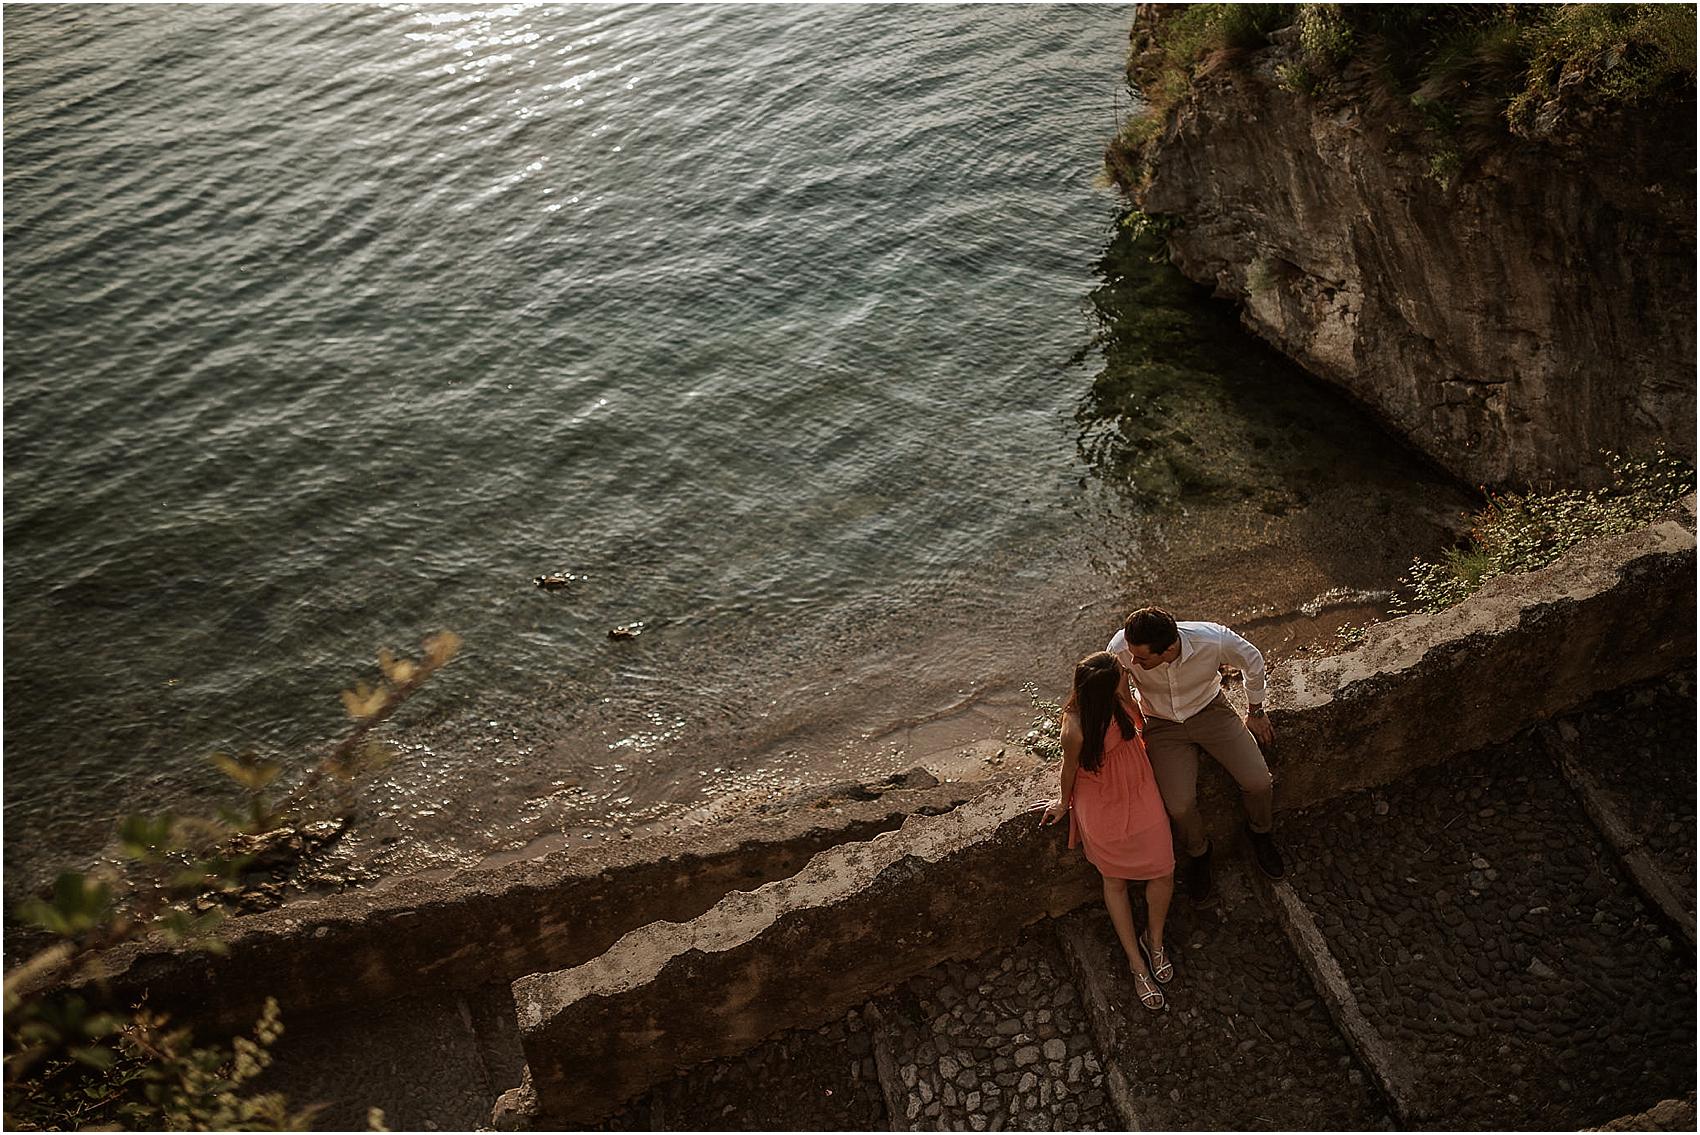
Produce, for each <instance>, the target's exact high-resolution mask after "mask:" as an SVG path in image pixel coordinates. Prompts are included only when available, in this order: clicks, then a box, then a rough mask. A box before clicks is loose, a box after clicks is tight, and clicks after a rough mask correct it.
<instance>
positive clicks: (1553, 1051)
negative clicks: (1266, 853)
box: [1282, 734, 1695, 1128]
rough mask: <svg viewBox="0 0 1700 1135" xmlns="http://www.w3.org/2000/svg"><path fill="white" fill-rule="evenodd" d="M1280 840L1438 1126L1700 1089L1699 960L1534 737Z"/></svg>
mask: <svg viewBox="0 0 1700 1135" xmlns="http://www.w3.org/2000/svg"><path fill="white" fill-rule="evenodd" d="M1282 831H1283V834H1284V838H1285V839H1286V841H1287V845H1288V847H1289V849H1290V851H1291V858H1292V861H1293V865H1294V866H1293V870H1292V871H1291V872H1290V873H1289V879H1290V885H1291V888H1292V892H1293V894H1294V896H1296V901H1297V902H1298V903H1299V904H1301V906H1302V908H1303V910H1304V911H1305V912H1306V914H1307V915H1308V916H1309V917H1310V918H1312V919H1313V920H1314V922H1315V925H1316V926H1317V927H1318V929H1319V930H1320V932H1321V936H1322V938H1323V940H1324V941H1325V943H1326V947H1327V950H1328V951H1329V952H1330V954H1331V956H1332V958H1333V959H1334V960H1335V961H1336V962H1337V964H1338V966H1339V968H1340V970H1341V972H1342V974H1343V976H1344V978H1345V983H1346V985H1347V987H1348V990H1349V993H1350V995H1351V997H1352V998H1353V999H1354V1000H1355V1004H1356V1006H1357V1008H1358V1009H1359V1010H1360V1011H1361V1012H1362V1014H1363V1016H1364V1018H1365V1019H1366V1020H1367V1022H1368V1023H1369V1025H1370V1026H1371V1027H1372V1028H1373V1029H1374V1030H1375V1033H1376V1035H1377V1036H1379V1038H1381V1040H1382V1041H1384V1042H1385V1044H1386V1046H1387V1047H1388V1048H1389V1049H1390V1050H1392V1051H1393V1052H1394V1053H1396V1054H1397V1055H1398V1057H1399V1058H1400V1059H1402V1060H1403V1061H1405V1062H1406V1063H1407V1064H1408V1066H1409V1069H1410V1075H1411V1085H1412V1087H1411V1090H1412V1091H1413V1093H1414V1095H1415V1097H1416V1098H1415V1099H1413V1100H1410V1101H1408V1103H1409V1105H1410V1107H1411V1110H1412V1111H1413V1112H1414V1113H1416V1114H1418V1115H1420V1116H1424V1117H1426V1121H1427V1122H1429V1123H1432V1124H1435V1125H1438V1126H1443V1127H1449V1128H1490V1127H1505V1128H1531V1127H1532V1128H1575V1127H1579V1126H1588V1125H1592V1124H1598V1123H1603V1122H1608V1121H1610V1120H1612V1119H1613V1118H1615V1117H1617V1116H1621V1115H1625V1114H1628V1113H1632V1112H1635V1111H1638V1110H1641V1109H1643V1108H1646V1107H1649V1106H1651V1105H1652V1104H1654V1103H1656V1102H1657V1101H1659V1100H1661V1099H1665V1098H1672V1097H1680V1096H1682V1095H1684V1094H1685V1093H1687V1092H1688V1091H1690V1090H1692V1088H1693V1083H1694V1060H1695V1031H1694V1030H1695V1012H1694V995H1695V983H1694V968H1693V955H1692V952H1691V951H1689V950H1688V948H1687V946H1686V943H1683V942H1682V941H1681V939H1680V936H1675V937H1674V940H1673V932H1672V931H1671V930H1670V929H1669V927H1668V926H1667V925H1666V923H1665V921H1664V919H1663V918H1662V916H1660V915H1659V914H1658V912H1656V911H1655V910H1654V909H1652V908H1651V907H1650V906H1649V905H1648V904H1647V903H1645V902H1643V900H1642V899H1641V897H1640V895H1639V894H1638V893H1637V892H1636V890H1635V888H1634V886H1633V885H1632V883H1631V881H1630V880H1629V879H1628V878H1627V876H1626V875H1625V873H1624V872H1623V870H1622V869H1621V867H1620V865H1619V863H1618V860H1617V857H1616V856H1615V855H1614V854H1613V851H1612V849H1611V848H1610V847H1609V846H1608V845H1607V843H1606V842H1605V840H1604V839H1603V838H1602V836H1601V835H1600V834H1599V832H1598V831H1597V830H1596V829H1595V828H1594V827H1593V825H1592V824H1591V823H1590V820H1589V817H1588V815H1587V814H1586V812H1585V811H1584V810H1583V808H1582V807H1581V805H1580V804H1579V803H1578V801H1577V800H1576V799H1575V798H1574V796H1573V795H1572V793H1571V791H1570V789H1569V787H1568V786H1567V785H1566V783H1565V781H1564V779H1563V778H1562V776H1561V775H1560V774H1559V772H1558V770H1557V768H1556V767H1555V765H1554V764H1553V762H1552V761H1551V760H1550V759H1548V758H1547V756H1546V754H1545V752H1544V749H1543V747H1542V745H1541V744H1540V742H1539V741H1538V740H1537V739H1536V737H1535V736H1534V735H1533V734H1529V735H1526V736H1525V737H1523V738H1522V739H1520V740H1518V741H1515V742H1512V743H1509V744H1506V745H1502V746H1498V747H1496V748H1493V749H1490V750H1487V751H1484V752H1482V753H1479V754H1477V755H1475V756H1474V757H1471V758H1469V759H1466V760H1462V761H1458V762H1455V763H1453V764H1450V765H1448V766H1445V767H1437V768H1429V769H1424V770H1421V771H1419V772H1416V773H1414V774H1412V775H1410V776H1408V777H1406V778H1404V779H1403V780H1401V781H1399V782H1398V783H1396V784H1393V785H1390V786H1387V787H1386V788H1383V789H1379V790H1365V791H1360V792H1355V793H1352V794H1350V795H1347V796H1345V797H1342V798H1340V799H1339V800H1336V801H1333V802H1330V803H1328V804H1325V805H1321V806H1318V807H1315V808H1312V809H1308V810H1306V811H1303V812H1300V813H1296V814H1294V815H1292V816H1290V817H1287V818H1285V819H1284V820H1283V824H1282Z"/></svg>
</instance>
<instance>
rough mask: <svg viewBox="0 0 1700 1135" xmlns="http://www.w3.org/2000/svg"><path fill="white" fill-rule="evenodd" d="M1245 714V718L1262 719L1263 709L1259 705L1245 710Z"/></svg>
mask: <svg viewBox="0 0 1700 1135" xmlns="http://www.w3.org/2000/svg"><path fill="white" fill-rule="evenodd" d="M1245 712H1246V716H1247V717H1262V716H1263V707H1262V706H1260V705H1254V706H1252V707H1251V708H1250V709H1248V710H1246V711H1245Z"/></svg>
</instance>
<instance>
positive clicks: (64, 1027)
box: [5, 632, 460, 1130]
mask: <svg viewBox="0 0 1700 1135" xmlns="http://www.w3.org/2000/svg"><path fill="white" fill-rule="evenodd" d="M459 648H460V638H459V636H457V635H455V634H452V633H448V632H445V633H442V634H437V635H433V636H431V637H429V638H427V639H426V640H425V642H424V644H423V650H424V653H423V656H422V657H421V658H420V659H419V660H418V661H414V660H411V659H405V658H397V657H396V656H394V655H393V654H391V653H390V652H389V651H387V650H386V651H383V652H381V653H380V654H379V657H378V665H379V669H380V672H381V675H382V677H381V679H380V680H379V681H378V682H377V683H375V684H368V683H365V682H361V683H359V684H357V685H356V686H355V687H354V689H352V690H345V691H343V695H342V699H343V704H344V707H345V708H346V709H347V711H348V714H349V716H350V717H351V718H352V719H353V721H354V726H353V728H352V729H351V730H350V732H349V734H348V736H346V737H345V738H343V740H341V741H340V742H339V743H338V744H336V745H335V746H334V747H333V748H332V749H331V750H330V752H329V753H328V754H326V755H325V756H324V757H323V758H322V759H321V760H319V761H318V762H317V763H316V765H315V766H314V767H313V768H312V769H311V770H310V771H309V773H308V775H307V776H306V777H305V778H304V779H303V781H302V783H301V784H300V785H299V786H298V787H297V788H296V789H295V790H294V791H293V792H291V793H289V794H288V795H287V796H285V797H284V798H283V799H282V800H279V801H275V802H274V801H272V800H271V799H270V798H268V796H267V791H268V789H269V788H270V786H271V785H272V784H273V783H274V782H275V781H276V780H277V779H278V778H279V776H280V774H281V772H282V767H283V766H282V765H281V764H279V763H278V762H276V761H270V760H263V759H260V758H259V757H256V756H253V755H244V756H241V757H230V756H228V755H225V754H215V755H214V756H213V758H212V759H213V762H214V763H215V764H216V765H217V766H218V767H219V769H221V770H222V771H223V772H224V773H225V774H226V775H227V776H229V777H230V778H231V779H232V780H234V781H235V782H236V783H237V784H238V785H240V786H241V788H242V789H243V792H244V794H245V797H246V799H245V800H244V803H243V806H242V807H240V808H232V809H225V810H223V811H222V813H221V815H220V816H219V817H217V818H211V817H179V816H175V815H173V814H171V813H164V814H159V815H132V816H129V817H127V818H126V819H124V820H123V821H122V823H121V824H120V825H119V828H118V838H117V857H116V860H115V861H114V862H113V863H112V864H108V865H105V866H103V868H101V869H99V870H96V871H87V872H83V871H67V872H64V873H63V874H61V875H60V876H59V878H58V879H57V880H56V881H55V882H54V884H53V887H52V889H51V891H50V892H49V893H48V894H46V895H43V896H39V897H36V898H33V899H30V900H28V901H26V902H23V903H20V904H19V905H18V908H17V910H16V912H15V913H16V915H17V918H18V919H19V921H22V922H24V923H25V924H27V925H30V926H33V927H34V928H35V929H36V930H37V931H39V932H41V933H42V934H44V935H45V936H46V937H47V938H48V939H49V940H50V944H47V945H44V946H43V947H41V948H40V949H39V950H37V951H36V952H35V953H34V954H33V955H32V956H30V957H29V958H28V959H27V960H26V961H24V962H22V963H21V964H19V965H18V966H16V967H14V968H13V969H11V970H9V971H8V972H7V974H6V977H5V1009H6V1021H5V1040H6V1048H5V1066H6V1087H5V1120H6V1126H7V1127H9V1128H13V1129H63V1128H81V1129H89V1128H91V1127H96V1126H98V1127H106V1128H108V1129H119V1130H122V1129H126V1128H135V1129H143V1130H145V1129H149V1128H155V1129H163V1130H277V1129H291V1128H296V1127H304V1126H305V1125H306V1124H307V1123H308V1122H309V1121H310V1120H311V1118H312V1114H311V1112H310V1111H299V1112H292V1111H290V1110H289V1108H288V1105H287V1102H286V1101H285V1100H284V1098H283V1097H282V1096H281V1095H279V1094H277V1093H262V1094H255V1093H253V1092H251V1091H250V1082H251V1081H252V1080H254V1079H255V1078H256V1077H257V1076H259V1074H260V1073H261V1072H262V1071H264V1069H265V1068H266V1066H267V1065H268V1064H270V1062H271V1055H270V1052H269V1049H270V1046H271V1045H272V1044H273V1043H274V1042H275V1041H276V1040H277V1038H278V1036H279V1035H281V1033H282V1031H283V1025H282V1023H281V1021H280V1020H279V1019H278V1012H277V1004H276V1002H275V1001H272V1000H269V999H268V1001H267V1004H266V1008H265V1011H264V1012H263V1014H262V1015H261V1018H260V1020H259V1022H258V1023H257V1024H256V1026H255V1029H254V1034H253V1036H252V1037H236V1038H235V1039H234V1040H232V1041H231V1042H230V1044H229V1045H228V1046H225V1045H221V1044H212V1045H203V1046H197V1045H196V1044H195V1043H194V1038H193V1030H192V1027H191V1026H186V1025H184V1026H177V1027H171V1025H170V1022H169V1020H168V1018H167V1017H166V1016H165V1015H164V1014H162V1013H159V1012H156V1011H153V1010H151V1009H149V1008H148V1007H147V1006H146V1005H145V1004H144V1005H130V1006H120V1005H115V1004H112V1003H111V997H110V995H109V994H108V993H107V991H106V988H105V986H104V980H103V979H104V978H105V976H106V970H105V968H104V965H105V963H104V955H105V951H107V950H108V949H110V948H111V947H113V946H116V945H118V944H120V943H122V942H126V941H130V940H133V939H139V938H142V937H146V936H150V935H157V936H159V937H161V938H163V939H164V940H165V941H166V942H169V943H175V944H180V945H183V946H185V947H191V948H197V949H206V950H211V951H215V952H216V951H218V950H220V949H222V943H220V942H219V941H218V939H217V938H216V937H215V936H214V934H215V931H216V928H217V926H218V924H219V922H220V920H221V918H222V915H223V909H222V906H221V905H220V903H219V901H218V898H219V897H220V896H227V895H229V894H231V893H233V892H235V891H237V890H239V888H240V887H241V886H242V885H243V883H244V881H245V880H246V878H247V875H248V873H249V872H250V871H251V870H253V869H254V868H255V867H257V866H277V865H279V864H280V862H281V863H282V864H285V865H287V863H288V856H287V854H286V855H285V856H284V857H283V859H282V860H281V861H280V860H278V859H277V858H275V856H274V853H275V852H276V850H277V848H278V847H279V846H282V843H283V842H287V839H288V838H296V837H295V835H294V833H295V832H297V831H299V830H300V829H302V828H304V827H308V826H310V823H311V822H312V821H313V819H314V817H316V816H320V815H323V814H325V813H326V812H328V811H329V812H334V813H336V814H338V815H339V816H341V817H342V818H343V819H344V820H346V818H347V816H348V815H350V814H351V813H352V810H353V809H352V793H351V784H352V781H353V780H354V778H356V777H357V776H360V775H362V774H365V773H369V772H371V771H373V770H375V769H376V768H378V767H381V766H382V764H383V763H384V761H386V760H387V759H388V756H389V753H390V750H389V748H388V747H387V746H384V745H381V744H379V743H378V742H376V741H375V740H374V739H373V738H372V736H371V734H372V732H373V730H374V729H375V728H376V727H377V726H378V725H379V724H381V723H382V722H383V721H385V720H387V719H388V718H389V717H391V716H392V715H393V714H394V713H395V712H396V710H397V709H399V708H400V707H401V705H402V704H403V703H404V702H406V701H407V700H408V699H409V698H411V697H412V696H413V695H414V694H415V693H417V692H418V691H419V689H420V688H421V687H422V686H423V685H424V683H425V681H426V680H427V679H429V678H430V677H431V675H432V674H434V673H436V671H437V670H439V669H441V668H442V667H443V666H445V665H447V664H448V662H449V661H450V660H451V659H452V658H453V657H454V655H455V653H456V652H457V651H458V650H459ZM325 785H336V786H337V787H336V788H335V790H334V791H332V792H330V793H328V794H327V793H325V792H324V791H322V788H323V787H324V786H325ZM280 833H282V834H283V835H284V836H285V837H286V839H285V841H280V840H279V839H278V838H277V837H278V835H279V834H280ZM268 856H274V857H273V858H272V859H271V860H269V861H268ZM370 1118H371V1120H372V1122H373V1125H374V1126H375V1127H381V1123H382V1113H380V1112H376V1111H374V1113H373V1114H372V1116H371V1117H370Z"/></svg>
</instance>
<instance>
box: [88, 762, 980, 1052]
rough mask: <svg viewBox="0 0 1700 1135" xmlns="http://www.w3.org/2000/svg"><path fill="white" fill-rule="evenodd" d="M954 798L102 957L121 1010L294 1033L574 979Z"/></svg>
mask: <svg viewBox="0 0 1700 1135" xmlns="http://www.w3.org/2000/svg"><path fill="white" fill-rule="evenodd" d="M963 791H964V789H963V786H961V785H939V786H936V787H933V788H929V789H904V790H896V791H887V792H885V793H884V795H883V796H881V797H880V798H879V799H874V800H859V801H849V802H843V803H840V804H837V805H836V806H834V807H833V808H832V809H831V810H830V811H826V810H823V809H816V808H808V807H803V808H798V809H795V810H793V811H790V812H785V813H781V814H778V815H776V816H773V817H769V818H766V819H756V820H750V821H744V822H739V823H736V824H727V825H725V826H723V827H721V828H718V829H710V830H708V831H706V832H699V833H697V834H696V836H695V838H694V840H693V841H692V842H691V843H689V844H684V843H682V842H681V841H679V840H677V839H672V838H665V837H663V838H657V839H648V840H632V841H623V842H617V843H611V844H605V845H603V846H600V847H589V846H587V847H584V848H574V849H572V850H571V851H562V852H556V853H554V854H551V855H547V856H543V857H540V858H538V859H534V860H528V861H522V862H518V863H513V864H509V865H507V866H503V867H498V868H493V869H488V870H482V869H474V870H469V871H461V872H456V873H453V874H448V875H444V876H440V877H431V876H407V877H398V878H395V879H391V880H386V881H385V882H384V883H383V884H381V885H379V886H377V887H373V888H368V889H362V890H357V891H345V892H341V893H338V894H334V895H328V896H325V897H323V898H319V899H303V900H299V901H296V902H292V903H289V904H287V905H285V906H283V907H280V908H278V909H276V910H271V911H267V912H265V913H263V914H254V915H244V916H241V917H238V918H233V919H231V920H230V921H229V922H228V923H226V931H225V933H224V934H223V938H224V940H225V942H226V944H227V947H228V950H227V952H226V953H224V954H221V955H215V954H196V953H185V952H183V951H180V950H173V949H170V948H168V947H161V946H158V945H147V944H132V945H129V946H126V947H121V948H119V949H117V950H114V951H113V952H112V953H111V954H110V955H109V956H108V958H107V961H108V964H109V967H110V968H111V970H112V973H113V976H112V979H111V980H112V981H113V983H114V986H115V988H116V990H117V992H118V994H119V996H121V997H137V996H140V995H141V994H142V993H143V992H144V991H145V992H146V994H147V996H148V1000H149V1004H150V1005H152V1006H154V1007H156V1008H166V1009H168V1010H170V1011H171V1012H173V1013H174V1014H177V1015H179V1016H181V1017H187V1018H192V1019H194V1020H196V1021H197V1022H199V1023H200V1024H201V1025H202V1026H203V1027H207V1028H212V1027H215V1026H224V1027H228V1028H247V1027H249V1026H251V1025H252V1024H253V1022H254V1019H255V1018H256V1017H257V1016H258V1015H259V1012H260V1008H261V1005H262V1004H263V1002H264V999H265V998H266V997H267V996H274V997H276V998H277V999H278V1002H279V1005H280V1006H281V1008H282V1010H283V1013H284V1018H285V1020H286V1021H289V1020H295V1019H297V1018H298V1017H300V1016H303V1015H306V1014H310V1013H313V1012H315V1011H318V1010H321V1009H326V1008H345V1007H348V1006H352V1005H356V1004H361V1003H372V1002H379V1001H385V1000H389V999H391V998H396V997H402V996H410V995H436V994H441V993H445V992H454V991H466V990H470V989H475V988H477V987H479V986H483V985H487V984H489V983H491V982H505V981H512V980H513V979H514V978H516V977H520V976H522V975H524V974H527V973H535V972H537V971H539V970H548V969H558V968H560V967H562V966H571V965H576V964H578V963H579V962H582V961H585V960H586V959H588V958H592V957H595V956H596V955H597V954H599V953H601V952H602V951H603V950H605V949H607V948H608V947H609V946H610V945H612V944H613V943H614V942H615V941H617V940H618V939H619V937H620V936H621V935H622V934H624V933H625V932H627V931H628V930H631V929H633V928H634V927H637V926H642V925H644V924H645V923H648V922H652V921H654V920H656V919H668V918H670V919H687V918H691V917H693V916H695V915H697V914H700V913H702V912H703V911H704V910H706V909H708V908H709V907H710V906H712V905H713V904H714V903H715V902H716V901H717V900H719V899H720V898H721V897H722V896H724V895H725V894H726V893H727V892H729V891H733V890H735V889H737V888H751V887H756V886H759V885H760V884H762V883H765V882H768V881H769V880H772V879H779V878H784V877H786V876H788V875H792V874H795V873H796V872H797V871H798V870H800V869H801V868H802V867H803V866H804V864H806V863H807V862H808V861H809V859H810V857H811V856H813V855H815V854H816V853H817V852H819V851H820V850H821V849H822V848H825V847H830V846H832V845H833V844H837V843H842V842H844V841H846V840H865V839H870V838H872V837H873V836H875V835H877V834H878V833H879V832H882V831H888V830H890V829H893V828H895V827H897V826H898V825H899V824H900V823H902V822H903V820H904V818H905V817H907V816H909V815H911V814H912V813H915V812H925V811H945V810H948V809H949V808H950V807H952V806H954V805H955V804H957V803H959V802H960V801H961V798H962V794H963Z"/></svg>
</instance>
